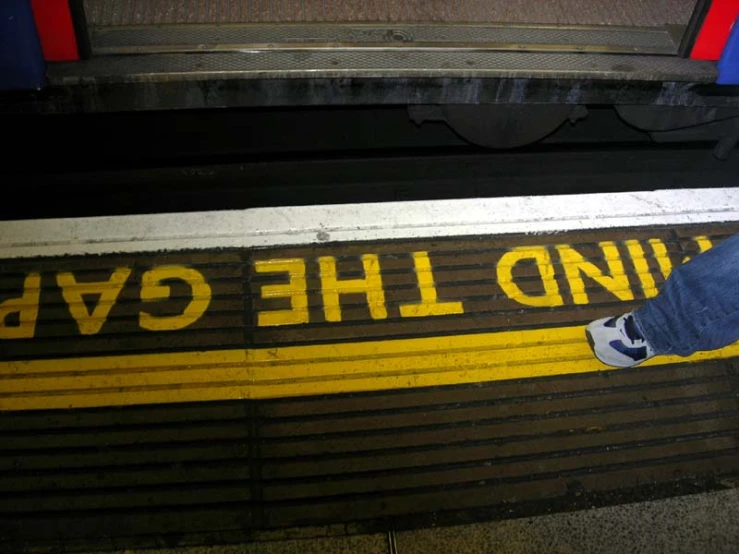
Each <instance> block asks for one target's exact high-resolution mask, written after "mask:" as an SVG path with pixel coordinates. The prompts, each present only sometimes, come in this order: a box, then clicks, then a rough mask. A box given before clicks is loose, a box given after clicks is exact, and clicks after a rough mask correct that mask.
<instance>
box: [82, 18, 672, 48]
mask: <svg viewBox="0 0 739 554" xmlns="http://www.w3.org/2000/svg"><path fill="white" fill-rule="evenodd" d="M680 31H681V29H677V30H676V29H674V28H671V29H668V28H638V27H595V26H553V25H549V26H547V25H526V26H523V25H459V24H436V25H397V26H393V25H367V24H264V25H252V24H247V25H171V26H117V27H94V28H92V31H91V34H92V45H93V52H94V53H95V54H98V55H102V54H140V53H172V52H222V51H243V50H255V49H258V50H275V49H288V50H315V49H326V50H336V49H349V50H366V49H371V50H374V49H380V50H392V51H405V50H419V49H440V50H442V51H459V50H493V51H496V50H502V51H545V52H549V51H555V52H591V53H593V52H603V53H621V54H666V55H674V54H676V53H677V48H678V43H679V35H680V34H681V33H680Z"/></svg>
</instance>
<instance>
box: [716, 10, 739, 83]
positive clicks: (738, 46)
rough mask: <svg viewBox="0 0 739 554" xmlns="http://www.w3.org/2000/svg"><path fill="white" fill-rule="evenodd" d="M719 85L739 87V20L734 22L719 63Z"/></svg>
mask: <svg viewBox="0 0 739 554" xmlns="http://www.w3.org/2000/svg"><path fill="white" fill-rule="evenodd" d="M717 83H719V84H720V85H739V19H737V20H736V21H735V22H734V28H733V29H732V30H731V34H730V35H729V40H728V41H727V42H726V46H725V47H724V51H723V53H722V54H721V59H720V60H719V62H718V81H717Z"/></svg>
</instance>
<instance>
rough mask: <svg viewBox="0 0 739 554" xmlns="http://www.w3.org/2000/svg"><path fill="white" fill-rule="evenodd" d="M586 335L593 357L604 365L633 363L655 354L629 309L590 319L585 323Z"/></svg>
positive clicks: (629, 364) (631, 365) (623, 365)
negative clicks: (586, 324) (614, 314)
mask: <svg viewBox="0 0 739 554" xmlns="http://www.w3.org/2000/svg"><path fill="white" fill-rule="evenodd" d="M585 335H586V336H587V337H588V342H589V343H590V348H592V349H593V353H594V354H595V357H596V358H598V359H599V360H600V361H601V362H603V363H604V364H606V365H610V366H614V367H634V366H636V365H639V364H640V363H642V362H644V361H646V360H648V359H649V358H652V357H653V356H654V350H653V349H652V347H651V346H649V343H648V342H647V340H646V339H645V338H644V337H643V336H642V334H641V332H640V331H639V328H638V327H637V326H636V322H635V321H634V314H633V313H631V312H629V313H627V314H624V315H622V316H620V317H606V318H603V319H598V320H597V321H593V322H592V323H591V324H590V325H588V326H587V327H586V329H585Z"/></svg>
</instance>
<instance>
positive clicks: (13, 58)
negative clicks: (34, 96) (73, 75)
mask: <svg viewBox="0 0 739 554" xmlns="http://www.w3.org/2000/svg"><path fill="white" fill-rule="evenodd" d="M45 72H46V65H45V63H44V57H43V54H42V52H41V44H40V43H39V39H38V35H37V34H36V24H35V23H34V20H33V12H32V11H31V3H30V1H29V0H0V90H9V89H40V88H41V87H43V86H44V82H45Z"/></svg>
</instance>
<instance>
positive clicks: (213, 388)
mask: <svg viewBox="0 0 739 554" xmlns="http://www.w3.org/2000/svg"><path fill="white" fill-rule="evenodd" d="M735 356H739V344H735V345H732V346H729V347H727V348H724V349H722V350H716V351H713V352H704V353H700V354H696V355H695V356H692V357H691V358H687V359H686V358H678V357H659V358H655V359H654V360H651V361H650V362H648V364H645V365H662V364H669V363H676V362H688V361H700V360H712V359H720V358H730V357H735ZM605 370H612V368H608V367H606V366H604V365H602V364H600V363H599V362H598V361H597V360H595V359H594V358H593V355H592V353H591V352H590V348H589V347H588V345H587V342H586V341H585V336H584V327H581V326H577V327H559V328H554V329H535V330H525V331H505V332H500V333H485V334H473V335H454V336H444V337H432V338H422V339H402V340H390V341H371V342H362V343H340V344H321V345H310V346H288V347H276V348H264V349H247V350H225V351H210V352H184V353H175V354H144V355H129V356H110V357H97V358H71V359H60V360H31V361H17V362H0V410H6V411H11V410H40V409H65V408H89V407H99V406H124V405H134V404H164V403H175V402H202V401H216V400H234V399H265V398H280V397H291V396H312V395H320V394H335V393H350V392H363V391H372V390H391V389H404V388H416V387H431V386H441V385H458V384H465V383H481V382H490V381H503V380H508V379H527V378H534V377H545V376H551V375H567V374H576V373H587V372H595V371H605Z"/></svg>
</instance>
